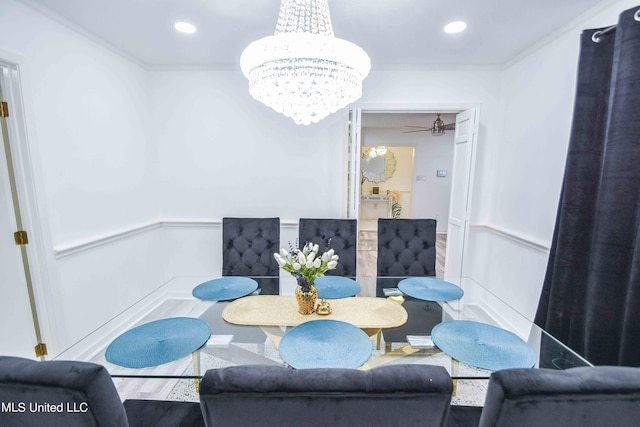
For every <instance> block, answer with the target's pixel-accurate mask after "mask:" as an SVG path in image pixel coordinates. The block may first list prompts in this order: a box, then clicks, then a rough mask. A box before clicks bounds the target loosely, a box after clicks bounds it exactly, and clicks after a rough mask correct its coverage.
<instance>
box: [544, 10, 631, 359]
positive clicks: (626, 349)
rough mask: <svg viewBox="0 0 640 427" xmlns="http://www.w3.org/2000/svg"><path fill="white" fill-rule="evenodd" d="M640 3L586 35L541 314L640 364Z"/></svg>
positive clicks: (580, 344)
mask: <svg viewBox="0 0 640 427" xmlns="http://www.w3.org/2000/svg"><path fill="white" fill-rule="evenodd" d="M639 21H640V6H638V7H636V8H633V9H630V10H627V11H625V12H623V13H622V14H621V15H620V17H619V22H618V24H617V25H616V26H615V28H607V29H595V30H585V31H584V32H583V33H582V36H581V51H580V60H579V65H578V79H577V92H576V100H575V106H574V115H573V123H572V130H571V137H570V142H569V151H568V155H567V162H566V167H565V175H564V182H563V186H562V192H561V196H560V203H559V207H558V215H557V218H556V225H555V231H554V236H553V241H552V246H551V251H550V255H549V262H548V265H547V272H546V277H545V281H544V284H543V289H542V294H541V297H540V302H539V305H538V310H537V313H536V319H535V323H536V324H537V325H539V326H540V327H542V328H543V329H545V330H546V331H548V332H549V333H550V334H551V335H553V336H554V337H555V338H557V339H559V340H560V341H562V342H563V343H565V344H566V345H568V346H569V347H571V348H572V349H573V350H575V351H576V352H578V353H579V354H580V355H582V356H583V357H585V358H586V359H587V360H588V361H590V362H591V363H593V364H595V365H626V366H640V22H639Z"/></svg>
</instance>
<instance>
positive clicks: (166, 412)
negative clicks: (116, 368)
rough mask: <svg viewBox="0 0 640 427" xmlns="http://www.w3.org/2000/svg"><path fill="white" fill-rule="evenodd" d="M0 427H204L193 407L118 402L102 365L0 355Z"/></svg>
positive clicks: (169, 403) (166, 402) (163, 402)
mask: <svg viewBox="0 0 640 427" xmlns="http://www.w3.org/2000/svg"><path fill="white" fill-rule="evenodd" d="M0 403H1V404H2V408H0V425H1V426H24V427H27V426H34V427H41V426H64V427H76V426H77V427H86V426H95V427H127V426H131V427H134V426H165V427H175V426H185V427H186V426H194V427H196V426H204V425H205V424H204V421H203V419H202V412H201V411H200V406H199V405H198V404H197V403H193V402H169V401H154V400H127V401H125V402H124V405H123V403H122V402H121V401H120V397H119V396H118V392H117V391H116V388H115V386H114V384H113V381H112V380H111V377H110V376H109V374H108V373H107V371H106V369H105V368H104V367H103V366H100V365H96V364H93V363H85V362H74V361H48V362H36V361H34V360H29V359H23V358H19V357H10V356H0Z"/></svg>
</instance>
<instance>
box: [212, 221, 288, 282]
mask: <svg viewBox="0 0 640 427" xmlns="http://www.w3.org/2000/svg"><path fill="white" fill-rule="evenodd" d="M279 250H280V218H222V275H223V276H246V277H256V276H275V277H274V278H273V279H260V280H258V283H259V285H260V289H261V293H262V294H268V295H277V294H278V293H279V292H280V285H279V279H278V278H277V277H278V276H279V271H278V263H277V262H276V260H275V258H274V257H273V254H274V253H275V252H278V251H279Z"/></svg>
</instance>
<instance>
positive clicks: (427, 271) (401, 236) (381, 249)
mask: <svg viewBox="0 0 640 427" xmlns="http://www.w3.org/2000/svg"><path fill="white" fill-rule="evenodd" d="M377 264H378V269H377V273H378V278H377V282H376V296H378V297H384V291H383V288H396V287H397V286H398V281H399V280H398V279H396V278H395V277H424V276H435V275H436V220H435V219H389V218H380V219H378V261H377ZM385 276H386V277H385ZM389 276H393V277H394V278H391V277H389ZM403 306H404V308H405V309H406V310H407V312H408V313H409V320H408V321H407V323H405V324H404V325H403V326H400V327H398V328H392V329H386V330H385V331H383V336H384V340H385V343H386V344H387V347H388V346H389V343H391V342H406V341H407V338H406V336H407V335H431V329H433V327H434V326H435V325H437V324H438V323H440V322H441V321H442V308H441V307H440V305H439V304H438V303H436V302H427V301H421V300H417V299H414V298H411V297H408V296H405V301H404V303H403Z"/></svg>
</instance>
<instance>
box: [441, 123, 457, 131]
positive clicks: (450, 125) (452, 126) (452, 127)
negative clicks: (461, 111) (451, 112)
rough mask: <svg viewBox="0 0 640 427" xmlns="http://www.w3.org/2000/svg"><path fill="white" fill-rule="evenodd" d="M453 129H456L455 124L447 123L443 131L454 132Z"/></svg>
mask: <svg viewBox="0 0 640 427" xmlns="http://www.w3.org/2000/svg"><path fill="white" fill-rule="evenodd" d="M455 128H456V124H455V123H449V124H448V125H444V130H455Z"/></svg>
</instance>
